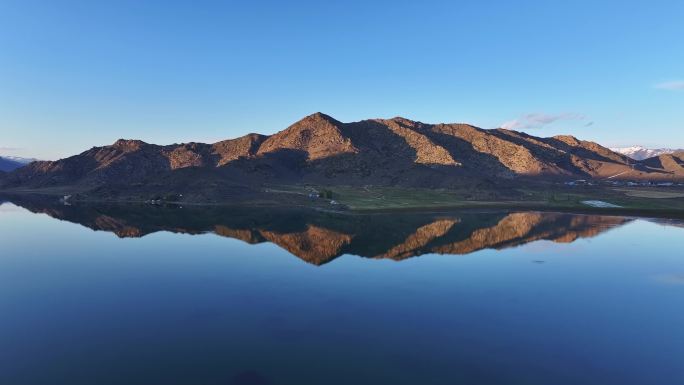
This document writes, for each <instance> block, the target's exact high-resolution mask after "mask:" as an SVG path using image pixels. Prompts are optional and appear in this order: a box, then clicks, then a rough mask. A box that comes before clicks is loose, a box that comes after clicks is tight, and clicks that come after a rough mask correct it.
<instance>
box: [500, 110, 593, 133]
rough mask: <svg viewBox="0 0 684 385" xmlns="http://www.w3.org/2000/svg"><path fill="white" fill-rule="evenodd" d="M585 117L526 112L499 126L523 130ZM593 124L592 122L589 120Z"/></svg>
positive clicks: (584, 117)
mask: <svg viewBox="0 0 684 385" xmlns="http://www.w3.org/2000/svg"><path fill="white" fill-rule="evenodd" d="M586 118H587V117H586V116H584V115H582V114H576V113H571V112H566V113H562V114H539V113H535V114H527V115H524V116H522V117H520V118H517V119H513V120H509V121H507V122H504V123H503V124H501V128H505V129H507V130H524V129H533V128H542V127H544V126H548V125H549V124H551V123H554V122H557V121H559V120H584V119H586ZM590 123H592V124H593V122H590Z"/></svg>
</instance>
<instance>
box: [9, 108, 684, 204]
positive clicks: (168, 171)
mask: <svg viewBox="0 0 684 385" xmlns="http://www.w3.org/2000/svg"><path fill="white" fill-rule="evenodd" d="M609 177H610V178H616V179H629V180H635V179H637V180H638V179H640V180H674V179H676V180H682V179H684V153H676V154H668V155H661V156H658V157H654V158H649V159H645V160H642V161H635V160H634V159H631V158H629V157H628V156H625V155H623V154H620V153H617V152H615V151H612V150H610V149H608V148H606V147H603V146H601V145H599V144H597V143H594V142H590V141H584V140H580V139H577V138H575V137H573V136H567V135H562V136H554V137H550V138H540V137H535V136H532V135H528V134H526V133H523V132H518V131H513V130H508V129H491V130H487V129H481V128H478V127H475V126H472V125H468V124H427V123H422V122H418V121H413V120H408V119H405V118H401V117H397V118H392V119H369V120H363V121H359V122H352V123H342V122H340V121H337V120H335V119H334V118H332V117H330V116H328V115H325V114H322V113H315V114H312V115H309V116H307V117H305V118H303V119H301V120H300V121H298V122H296V123H294V124H292V125H291V126H289V127H287V128H286V129H284V130H282V131H280V132H277V133H276V134H273V135H260V134H248V135H245V136H242V137H239V138H236V139H229V140H225V141H221V142H217V143H213V144H205V143H184V144H173V145H163V146H162V145H155V144H148V143H145V142H142V141H140V140H123V139H122V140H118V141H116V142H115V143H114V144H112V145H108V146H103V147H93V148H92V149H90V150H88V151H85V152H83V153H81V154H79V155H75V156H72V157H69V158H66V159H61V160H58V161H38V162H33V163H30V164H28V165H26V166H25V167H22V168H19V169H17V170H14V171H12V172H10V173H8V174H6V175H3V176H2V177H1V178H0V189H3V190H36V189H41V190H45V191H58V192H60V193H78V194H84V195H89V196H94V197H98V198H103V199H124V198H126V199H146V198H149V197H150V196H151V195H154V194H159V193H174V194H179V195H180V194H182V195H183V196H184V197H186V199H188V200H198V201H224V200H227V199H230V198H231V197H234V196H238V195H245V194H247V195H250V194H254V192H255V191H258V190H259V188H258V186H263V185H264V184H302V183H304V184H317V185H323V186H325V185H330V186H333V185H348V186H364V185H374V186H400V187H401V186H405V187H426V188H456V187H459V186H463V185H465V184H467V185H482V184H484V185H488V186H496V185H497V184H500V185H506V184H511V183H534V182H535V181H549V180H558V181H562V180H573V179H580V178H581V179H601V178H609Z"/></svg>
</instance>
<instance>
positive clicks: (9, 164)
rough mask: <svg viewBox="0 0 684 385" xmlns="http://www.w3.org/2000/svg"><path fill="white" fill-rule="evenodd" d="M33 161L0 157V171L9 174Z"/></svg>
mask: <svg viewBox="0 0 684 385" xmlns="http://www.w3.org/2000/svg"><path fill="white" fill-rule="evenodd" d="M33 161H35V159H26V158H19V157H15V156H0V171H5V172H10V171H14V170H16V169H18V168H19V167H23V166H25V165H27V164H29V163H31V162H33Z"/></svg>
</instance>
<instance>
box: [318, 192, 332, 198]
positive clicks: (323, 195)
mask: <svg viewBox="0 0 684 385" xmlns="http://www.w3.org/2000/svg"><path fill="white" fill-rule="evenodd" d="M318 197H319V198H325V199H333V192H332V191H331V190H321V191H319V192H318Z"/></svg>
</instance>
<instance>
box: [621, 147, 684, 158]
mask: <svg viewBox="0 0 684 385" xmlns="http://www.w3.org/2000/svg"><path fill="white" fill-rule="evenodd" d="M611 150H612V151H615V152H617V153H618V154H622V155H625V156H628V157H630V158H632V159H634V160H644V159H648V158H652V157H654V156H659V155H665V154H672V153H675V152H677V151H684V150H675V149H671V148H657V149H650V148H645V147H641V146H632V147H618V148H611Z"/></svg>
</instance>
